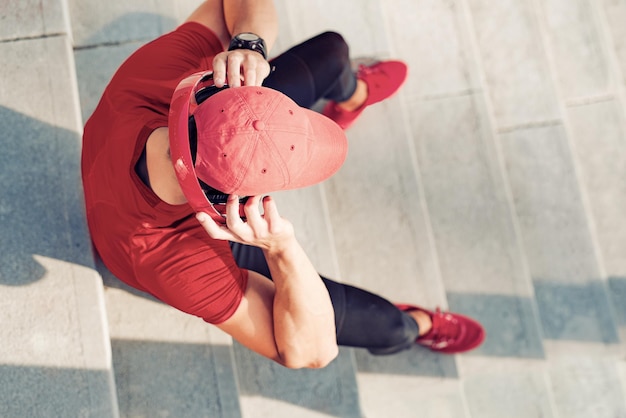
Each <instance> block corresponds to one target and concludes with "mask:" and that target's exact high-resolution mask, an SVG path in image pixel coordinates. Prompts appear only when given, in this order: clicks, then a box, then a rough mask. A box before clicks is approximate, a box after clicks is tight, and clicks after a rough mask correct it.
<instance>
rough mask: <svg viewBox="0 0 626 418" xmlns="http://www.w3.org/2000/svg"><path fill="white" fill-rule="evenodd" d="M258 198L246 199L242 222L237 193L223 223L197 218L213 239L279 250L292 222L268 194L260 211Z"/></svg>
mask: <svg viewBox="0 0 626 418" xmlns="http://www.w3.org/2000/svg"><path fill="white" fill-rule="evenodd" d="M254 53H255V54H256V52H254ZM257 55H258V54H257ZM260 201H261V196H252V197H250V198H249V199H248V201H247V202H246V204H245V206H244V212H245V214H246V221H245V222H244V221H243V219H241V217H240V216H239V198H238V196H236V195H230V196H229V197H228V202H227V203H226V225H218V224H217V223H216V222H215V221H214V220H213V219H212V218H211V217H210V216H209V215H208V214H206V213H198V215H197V216H196V217H197V219H198V221H199V222H200V224H202V226H203V227H204V229H205V231H206V232H207V233H208V234H209V236H210V237H211V238H213V239H219V240H228V241H233V242H238V243H241V244H247V245H252V246H255V247H259V248H261V249H263V250H265V251H268V252H280V251H282V250H284V249H285V248H286V247H288V246H289V245H291V244H293V240H294V239H295V234H294V228H293V225H292V224H291V222H289V221H288V220H286V219H284V218H283V217H281V216H280V214H279V213H278V208H277V207H276V203H275V202H274V200H273V199H272V198H271V197H270V196H265V197H264V198H263V212H264V213H263V214H261V211H260V209H259V203H260Z"/></svg>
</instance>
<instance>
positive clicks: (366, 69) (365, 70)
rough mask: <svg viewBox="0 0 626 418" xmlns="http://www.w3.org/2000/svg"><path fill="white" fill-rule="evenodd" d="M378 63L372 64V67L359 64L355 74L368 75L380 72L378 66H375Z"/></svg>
mask: <svg viewBox="0 0 626 418" xmlns="http://www.w3.org/2000/svg"><path fill="white" fill-rule="evenodd" d="M376 64H378V63H374V64H372V65H365V64H359V69H358V71H357V74H359V75H370V74H375V73H380V72H382V71H381V69H380V66H378V65H376Z"/></svg>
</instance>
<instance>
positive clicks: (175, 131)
mask: <svg viewBox="0 0 626 418" xmlns="http://www.w3.org/2000/svg"><path fill="white" fill-rule="evenodd" d="M210 73H211V71H203V72H199V73H195V74H192V75H190V76H188V77H187V78H185V79H183V80H182V81H181V82H180V83H179V84H178V86H177V87H176V90H175V92H174V95H173V96H172V100H171V102H170V112H169V117H168V131H169V142H170V155H171V158H172V164H174V172H175V173H176V178H177V179H178V183H179V184H180V187H181V189H182V191H183V194H184V195H185V198H186V199H187V202H188V203H189V205H190V206H191V207H192V208H193V210H195V211H196V212H206V213H208V214H210V215H211V216H212V217H213V218H214V219H215V220H217V221H220V222H221V221H223V219H222V218H221V216H219V215H218V214H216V213H215V211H214V209H213V207H212V205H211V203H210V202H209V201H208V199H207V198H206V196H205V195H204V192H203V191H202V188H201V187H200V183H199V182H198V177H197V175H196V170H195V168H194V165H193V159H192V158H191V149H190V147H189V110H190V104H191V98H192V96H193V92H194V89H195V87H196V86H197V84H198V82H199V81H200V80H201V79H202V77H204V76H205V75H207V74H210Z"/></svg>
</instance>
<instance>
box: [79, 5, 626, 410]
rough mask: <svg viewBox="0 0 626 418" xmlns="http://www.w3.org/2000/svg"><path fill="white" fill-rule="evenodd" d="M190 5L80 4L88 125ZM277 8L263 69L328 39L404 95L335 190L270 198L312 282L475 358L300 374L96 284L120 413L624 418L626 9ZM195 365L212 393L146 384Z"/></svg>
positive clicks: (358, 140)
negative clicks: (404, 319) (425, 318)
mask: <svg viewBox="0 0 626 418" xmlns="http://www.w3.org/2000/svg"><path fill="white" fill-rule="evenodd" d="M198 3H199V1H191V2H184V3H180V4H179V3H177V4H176V5H172V4H171V2H165V1H157V2H151V3H150V5H149V6H147V5H144V4H142V2H141V1H140V0H137V1H132V2H123V3H122V2H115V3H107V4H105V3H102V2H96V1H86V2H85V1H79V0H72V1H71V2H70V5H71V10H72V20H73V26H74V31H73V36H74V39H75V43H74V45H75V48H76V49H75V57H76V64H77V73H78V85H79V88H80V92H81V105H82V112H83V116H84V117H85V116H86V115H88V114H90V113H91V111H92V110H93V108H94V107H95V104H96V101H97V98H98V97H99V93H100V92H101V91H102V89H103V88H104V85H105V84H106V82H107V81H108V78H109V77H110V75H111V74H112V72H113V71H114V70H115V68H117V65H119V63H120V62H121V61H122V60H123V59H124V58H125V57H126V56H127V55H128V54H130V53H131V52H132V51H134V50H135V49H136V48H137V47H138V46H139V45H141V44H142V43H143V42H145V41H148V40H150V39H152V38H154V37H155V36H157V35H159V34H160V33H163V32H164V31H166V30H169V29H171V28H173V27H175V26H176V24H177V23H178V22H180V21H181V20H182V18H183V17H184V16H186V15H187V14H188V12H189V11H191V10H192V9H193V7H195V5H196V4H198ZM277 6H278V10H279V14H280V17H281V37H280V38H279V41H278V43H277V45H276V47H275V49H274V51H273V53H279V52H280V51H282V50H284V49H286V48H287V47H289V46H291V45H292V44H293V43H295V42H298V41H301V40H303V39H305V38H307V37H309V36H312V35H314V34H317V33H319V32H321V31H324V30H328V29H333V30H337V31H339V32H341V33H342V34H343V35H344V36H345V37H346V39H347V40H348V43H349V44H350V45H351V52H352V55H353V56H354V57H359V56H376V57H383V58H384V57H394V58H400V59H403V60H404V61H406V62H407V63H408V64H409V67H410V75H409V79H408V81H407V83H406V85H405V87H404V88H403V89H402V91H401V93H400V94H399V95H398V96H397V97H394V98H393V99H391V100H389V101H386V102H385V103H382V104H379V105H377V106H376V107H372V108H370V109H367V110H366V111H365V113H364V115H363V117H362V120H360V121H359V123H358V124H357V125H355V126H354V128H352V129H351V130H350V131H349V132H348V136H349V138H350V141H351V150H350V154H349V157H348V161H347V162H346V165H345V166H344V167H343V168H342V170H341V171H340V173H339V174H338V175H337V176H336V177H334V178H333V179H332V180H331V181H329V182H327V183H326V184H324V185H323V186H320V187H316V188H311V189H307V190H303V191H298V192H295V193H285V194H280V195H279V196H278V197H277V198H278V199H279V205H280V208H281V211H282V212H283V214H284V215H285V216H286V217H287V218H289V219H291V220H292V221H293V222H294V224H295V225H296V229H297V231H298V234H299V239H300V241H301V242H302V243H303V245H304V246H305V249H306V250H307V252H308V253H309V254H310V255H311V258H312V259H313V261H314V263H315V265H316V266H317V267H318V268H319V270H320V271H321V272H322V273H324V274H326V275H328V276H330V277H333V278H337V279H339V280H343V281H346V282H351V283H354V284H357V285H359V286H362V287H365V288H367V289H370V290H373V291H376V292H378V293H380V294H383V295H385V296H387V297H388V298H390V299H391V300H394V301H408V302H414V303H420V304H423V305H426V306H431V307H434V306H437V305H438V306H441V307H443V308H448V307H449V308H451V309H453V310H457V311H462V312H464V313H467V314H470V315H472V316H474V317H476V318H478V319H479V320H481V322H483V323H484V325H485V326H486V328H487V332H488V340H487V341H486V343H485V345H484V346H483V347H481V348H480V349H479V350H477V351H476V352H474V353H471V354H469V355H464V356H456V357H444V356H437V355H433V354H431V353H429V352H424V351H423V350H419V349H414V350H411V351H408V352H406V353H402V354H400V355H398V356H393V357H383V358H380V357H373V356H370V355H369V354H367V353H366V352H364V351H362V350H342V352H341V355H340V357H339V359H338V360H337V361H336V362H335V363H333V364H332V365H331V367H329V368H328V369H327V370H322V371H302V372H293V371H288V370H284V369H282V368H280V367H277V366H275V365H274V364H272V363H270V362H269V361H267V360H265V359H261V358H259V357H258V356H256V355H254V354H252V353H250V352H248V351H247V350H245V349H243V348H241V347H239V346H238V345H237V344H234V345H231V343H230V340H229V339H228V338H224V336H223V335H220V334H219V333H218V334H215V332H214V331H207V330H206V329H205V327H204V326H202V325H203V324H198V323H195V322H194V321H191V320H190V319H188V318H184V317H182V316H178V315H177V314H175V313H174V312H171V311H170V310H169V308H167V307H164V306H162V305H160V304H158V303H156V302H154V301H151V300H149V299H146V298H145V297H142V296H140V295H133V294H132V292H128V290H123V289H118V288H117V287H116V286H117V285H115V284H114V283H116V281H115V280H114V279H111V278H107V277H108V276H106V272H105V278H106V280H107V281H106V283H107V285H108V287H107V288H108V290H107V295H106V297H107V303H108V306H109V307H110V308H109V312H108V314H109V321H110V322H111V324H112V325H111V334H112V336H113V342H112V344H113V347H114V361H115V364H116V378H117V382H118V387H119V393H120V405H121V414H122V415H123V416H131V415H137V414H140V413H152V414H156V413H165V412H169V413H171V414H175V415H177V416H180V413H179V412H180V411H183V414H184V415H186V414H187V413H189V416H193V414H197V415H200V416H201V415H202V414H203V411H210V413H211V414H215V415H216V416H245V417H257V416H258V417H262V416H268V415H272V416H279V417H280V416H371V417H374V416H388V415H391V414H393V415H394V416H398V417H412V416H425V417H437V418H439V417H481V418H482V417H487V418H489V417H502V416H507V417H520V418H526V417H535V416H546V417H565V416H567V417H587V416H598V417H614V416H626V404H625V403H624V398H625V391H624V384H623V382H624V377H625V374H626V372H625V370H626V367H625V363H624V361H623V354H624V352H625V351H624V348H626V346H625V345H624V341H626V340H625V339H624V338H625V337H626V310H624V308H623V303H622V299H623V298H622V297H621V296H624V295H626V279H625V277H626V264H625V262H624V260H625V258H624V257H623V250H622V249H623V248H624V244H626V222H624V221H623V217H622V216H621V209H620V208H622V207H623V206H624V203H625V202H626V187H625V184H626V183H624V181H623V179H624V178H625V177H626V176H625V174H626V173H625V171H626V164H625V163H624V161H626V157H625V156H624V152H623V150H624V146H623V145H624V142H625V141H626V128H625V127H626V124H625V122H624V119H625V118H624V116H625V112H624V103H625V100H624V99H625V96H624V85H625V83H624V74H625V71H626V54H624V53H623V51H626V48H625V45H624V43H625V42H626V36H623V35H625V34H624V30H626V29H624V28H625V27H624V25H623V24H622V23H623V21H624V19H623V18H624V16H626V2H624V1H615V2H603V3H600V2H591V1H586V0H576V1H574V2H571V1H566V0H549V1H544V2H536V1H533V0H507V1H505V2H501V3H498V4H497V5H495V4H493V2H485V1H483V0H455V1H452V2H449V1H447V2H443V1H430V0H418V1H414V0H410V1H409V0H390V1H384V2H383V1H380V0H367V1H363V0H359V1H357V0H352V1H347V2H342V3H336V2H332V3H331V2H330V1H329V0H318V1H315V2H309V3H302V2H298V3H293V2H278V4H277ZM329 10H333V13H328V11H329ZM94 11H97V13H95V12H94ZM129 306H135V307H133V308H132V309H130V308H129ZM160 317H163V318H168V319H167V320H166V321H165V322H166V325H167V326H166V327H164V328H160V327H159V326H158V325H160V324H158V323H155V322H154V318H160ZM146 324H147V325H146ZM209 328H210V327H209ZM168 330H170V331H168ZM170 334H171V335H172V336H170ZM201 347H204V351H202V349H201ZM196 350H200V351H198V352H197V351H196ZM144 351H145V352H147V353H149V356H147V359H150V360H152V361H146V359H144V358H143V357H142V355H141V353H142V352H144ZM174 353H175V354H174ZM192 353H196V354H195V356H197V357H198V359H202V360H201V361H200V362H198V361H199V360H198V359H194V358H193V357H194V356H191V355H190V354H192ZM227 353H230V354H227ZM172 356H173V357H175V358H176V364H175V365H173V366H172V367H168V368H165V369H162V368H154V367H152V364H154V363H164V359H166V358H169V357H172ZM230 356H232V359H231V358H230ZM226 357H229V359H227V358H226ZM206 364H211V365H215V367H217V368H218V369H219V372H215V373H213V372H211V371H209V370H208V369H212V367H208V368H207V366H206ZM194 368H197V369H199V370H205V371H206V374H208V375H210V376H209V377H206V376H204V377H203V378H202V379H204V380H202V379H201V378H198V377H196V378H194V377H193V376H192V378H191V382H195V383H196V385H195V387H196V390H195V391H194V390H192V389H191V387H190V386H185V387H184V388H185V389H186V390H185V391H182V390H180V391H175V392H174V393H175V396H171V395H166V393H167V391H168V390H170V388H169V387H168V386H167V384H165V383H163V384H160V385H154V383H153V382H154V381H155V380H159V379H157V377H160V376H165V377H168V378H170V376H176V373H177V372H178V373H180V372H181V370H189V369H194ZM207 379H208V380H207ZM211 379H214V380H211ZM165 380H167V379H165ZM170 380H175V379H174V378H170ZM159 381H160V380H159ZM209 381H210V382H213V383H209ZM220 382H221V383H220ZM218 384H221V385H222V386H221V387H219V388H216V387H215V385H218ZM207 385H209V386H211V387H210V389H207V387H208V386H207ZM200 390H201V393H202V394H203V395H202V396H204V394H205V393H206V392H205V391H206V390H212V391H213V392H211V394H210V395H207V396H208V398H209V400H207V399H206V398H203V397H202V396H200V395H198V393H199V392H198V391H200ZM153 391H154V392H153ZM227 392H228V393H227ZM155 393H156V394H162V395H160V396H155ZM199 396H200V397H199ZM235 396H236V399H234V397H235ZM222 397H223V400H221V401H220V402H223V403H224V405H226V406H224V407H222V406H220V407H218V406H216V405H215V404H214V403H213V402H214V401H215V400H216V399H222ZM218 403H219V402H218ZM152 404H153V405H154V406H150V405H152ZM228 405H230V406H228ZM206 413H209V412H206Z"/></svg>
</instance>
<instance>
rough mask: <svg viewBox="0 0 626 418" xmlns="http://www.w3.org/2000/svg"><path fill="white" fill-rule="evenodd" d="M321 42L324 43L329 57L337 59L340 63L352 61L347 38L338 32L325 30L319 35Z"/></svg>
mask: <svg viewBox="0 0 626 418" xmlns="http://www.w3.org/2000/svg"><path fill="white" fill-rule="evenodd" d="M319 39H320V41H321V43H322V44H323V45H324V50H325V51H326V53H327V55H328V57H327V58H329V59H331V60H333V61H336V62H337V63H338V64H340V65H342V66H343V65H345V64H349V63H350V53H349V47H348V43H347V42H346V40H345V39H344V38H343V36H341V35H340V34H339V33H337V32H332V31H328V32H324V33H322V34H320V35H319Z"/></svg>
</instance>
